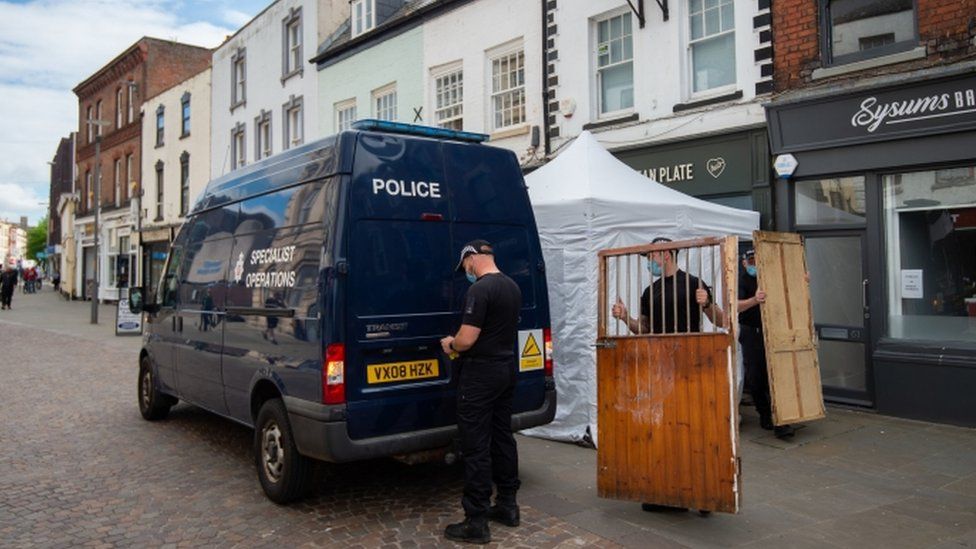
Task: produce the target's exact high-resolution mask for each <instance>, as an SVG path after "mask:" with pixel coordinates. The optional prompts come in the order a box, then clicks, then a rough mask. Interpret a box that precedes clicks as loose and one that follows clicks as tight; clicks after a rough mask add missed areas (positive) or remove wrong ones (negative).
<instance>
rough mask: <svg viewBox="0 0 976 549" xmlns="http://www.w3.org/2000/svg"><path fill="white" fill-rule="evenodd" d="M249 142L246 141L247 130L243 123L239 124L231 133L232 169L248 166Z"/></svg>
mask: <svg viewBox="0 0 976 549" xmlns="http://www.w3.org/2000/svg"><path fill="white" fill-rule="evenodd" d="M246 145H247V140H246V139H245V128H244V124H243V123H238V124H237V125H236V126H234V128H233V129H231V131H230V158H231V169H232V170H236V169H237V168H242V167H244V165H245V164H247V149H246V148H245V146H246Z"/></svg>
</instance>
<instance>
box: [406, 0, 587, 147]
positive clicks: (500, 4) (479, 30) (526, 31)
mask: <svg viewBox="0 0 976 549" xmlns="http://www.w3.org/2000/svg"><path fill="white" fill-rule="evenodd" d="M589 3H590V2H561V3H560V5H565V4H581V5H582V4H589ZM423 40H424V68H425V70H424V74H423V78H424V112H425V117H424V120H425V123H427V124H433V121H434V116H433V115H434V100H435V98H434V79H433V78H432V77H431V70H432V69H434V70H436V69H437V68H438V67H441V66H443V65H445V64H448V63H454V62H458V61H460V62H461V64H462V66H463V70H464V130H465V131H472V132H478V133H489V134H493V135H492V142H491V144H492V145H495V146H498V147H505V148H508V149H511V150H513V151H515V153H516V154H517V155H518V156H519V160H520V162H525V161H526V160H529V159H531V157H532V154H531V153H529V152H527V149H528V148H529V143H530V138H531V129H532V126H538V127H539V131H540V132H541V131H542V124H543V122H544V121H543V117H542V109H543V103H542V8H541V7H540V5H539V3H538V2H525V1H524V0H491V1H479V2H472V3H470V4H466V5H464V6H463V7H461V8H458V9H455V10H452V11H450V12H448V13H446V14H444V15H442V16H440V17H437V18H435V19H432V20H430V21H428V22H426V23H424V35H423ZM516 43H520V44H521V47H522V48H523V49H524V51H525V116H526V122H525V123H524V124H521V125H519V126H517V127H516V128H514V129H513V130H511V131H506V132H494V133H493V131H492V124H491V119H490V112H491V100H490V97H491V64H490V63H489V61H488V59H489V57H488V56H489V54H490V53H491V52H492V50H494V49H495V48H497V47H499V46H504V45H507V44H516ZM541 142H542V136H541V133H540V143H541ZM538 155H539V156H540V157H541V155H542V147H541V146H540V147H539V151H538Z"/></svg>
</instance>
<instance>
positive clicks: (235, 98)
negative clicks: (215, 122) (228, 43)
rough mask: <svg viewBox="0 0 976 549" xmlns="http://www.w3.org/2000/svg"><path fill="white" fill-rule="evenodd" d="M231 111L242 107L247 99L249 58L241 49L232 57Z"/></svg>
mask: <svg viewBox="0 0 976 549" xmlns="http://www.w3.org/2000/svg"><path fill="white" fill-rule="evenodd" d="M230 67H231V71H230V72H231V95H230V106H231V109H233V108H234V107H236V106H238V105H241V104H243V103H244V101H245V100H246V99H247V93H246V92H247V87H246V83H247V58H246V52H245V51H244V48H239V49H238V50H237V53H235V54H234V55H233V56H231V60H230Z"/></svg>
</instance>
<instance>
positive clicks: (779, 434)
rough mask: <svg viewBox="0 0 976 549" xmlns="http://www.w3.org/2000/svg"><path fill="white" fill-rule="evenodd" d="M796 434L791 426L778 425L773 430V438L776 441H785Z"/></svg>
mask: <svg viewBox="0 0 976 549" xmlns="http://www.w3.org/2000/svg"><path fill="white" fill-rule="evenodd" d="M794 434H796V429H794V428H793V426H792V425H780V426H779V427H774V428H773V436H774V437H776V438H778V439H781V440H782V439H786V438H790V437H792V436H793V435H794Z"/></svg>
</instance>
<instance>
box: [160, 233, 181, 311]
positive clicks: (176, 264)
mask: <svg viewBox="0 0 976 549" xmlns="http://www.w3.org/2000/svg"><path fill="white" fill-rule="evenodd" d="M182 262H183V248H182V247H181V246H173V248H172V249H170V252H169V261H168V262H167V263H166V274H164V275H163V277H162V278H160V279H159V290H158V291H157V295H159V304H160V305H161V306H163V307H175V306H176V303H177V301H178V300H177V292H178V290H179V288H180V280H179V276H180V267H181V266H182Z"/></svg>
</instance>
